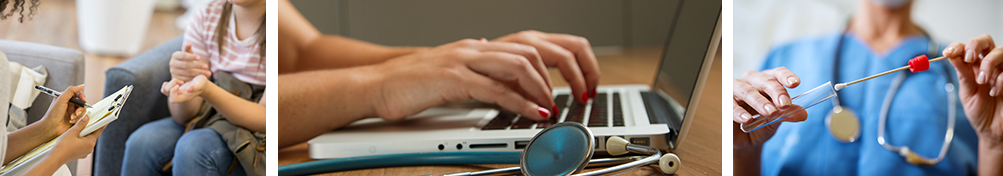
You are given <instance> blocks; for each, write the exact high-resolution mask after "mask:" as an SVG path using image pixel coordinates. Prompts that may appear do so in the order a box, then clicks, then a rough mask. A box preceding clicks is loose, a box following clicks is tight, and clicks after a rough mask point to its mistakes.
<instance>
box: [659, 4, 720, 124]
mask: <svg viewBox="0 0 1003 176" xmlns="http://www.w3.org/2000/svg"><path fill="white" fill-rule="evenodd" d="M678 3H679V5H678V6H676V7H677V8H678V9H676V13H677V15H675V17H674V18H670V19H669V20H670V23H672V26H671V27H670V28H669V34H668V37H667V39H666V43H665V47H664V50H663V54H662V61H661V64H660V65H659V68H658V73H657V75H656V76H655V82H654V85H652V89H653V91H652V92H653V93H655V94H656V95H659V97H661V100H658V101H659V102H657V103H654V105H655V106H656V107H649V108H648V109H660V110H661V112H649V118H651V119H650V120H651V122H653V123H666V124H668V125H669V129H671V130H672V133H678V131H679V130H680V128H682V127H681V126H682V124H683V118H684V117H687V113H691V112H687V110H692V109H693V108H692V107H689V106H695V103H693V104H692V105H691V101H693V99H695V97H698V96H699V95H698V94H699V93H700V91H699V90H697V88H699V87H700V85H698V84H699V83H701V82H700V79H701V73H706V72H707V70H702V69H709V67H706V68H705V67H704V66H705V65H704V64H705V62H706V63H709V62H710V61H709V60H712V59H713V57H714V55H713V54H715V53H716V50H717V44H718V43H719V42H720V37H715V32H718V33H720V31H716V30H720V28H719V26H718V25H719V22H718V20H720V19H721V18H720V14H721V1H704V0H680V1H678ZM712 47H713V48H712ZM709 50H712V51H709ZM652 113H654V116H653V117H652ZM690 116H691V115H690ZM670 136H671V135H670ZM670 138H672V137H670Z"/></svg>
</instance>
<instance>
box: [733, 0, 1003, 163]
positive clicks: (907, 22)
mask: <svg viewBox="0 0 1003 176" xmlns="http://www.w3.org/2000/svg"><path fill="white" fill-rule="evenodd" d="M911 4H912V2H911V1H909V0H862V2H860V3H859V8H858V10H859V11H857V12H855V13H854V16H852V19H851V20H850V23H849V25H848V27H847V29H846V31H840V32H835V33H832V34H828V35H824V36H821V37H818V38H811V39H805V40H800V41H795V42H793V43H790V44H786V45H781V46H779V47H777V48H775V49H773V50H772V51H771V52H770V53H769V55H768V56H767V58H766V61H765V63H764V64H763V67H762V69H761V71H749V72H747V73H746V74H745V76H743V78H741V79H736V80H735V81H734V89H733V93H734V102H733V103H734V104H733V106H734V108H733V110H734V116H733V121H734V123H733V124H734V125H733V126H734V167H735V174H736V175H756V174H762V175H975V174H978V175H1001V174H1003V167H1001V166H1003V138H1001V136H1003V96H998V95H1000V94H1003V93H1000V92H1003V75H1001V74H1000V70H1001V69H1000V63H1001V62H1003V46H995V44H994V43H993V41H992V38H991V37H990V36H988V35H982V36H978V37H975V38H972V39H971V40H970V41H968V43H965V44H962V43H952V44H950V45H947V46H946V47H943V45H937V46H939V47H938V48H936V50H934V51H942V52H940V53H937V54H938V55H939V54H942V55H946V56H948V57H949V58H950V62H944V61H941V62H934V63H930V69H929V70H927V71H924V72H918V73H908V74H909V75H908V76H907V77H906V79H904V81H903V82H902V85H901V87H899V88H898V89H897V90H898V91H897V92H894V94H895V96H894V98H893V100H892V102H891V105H890V107H889V108H888V112H887V113H888V117H887V125H886V126H887V128H886V130H885V131H886V132H885V133H886V134H885V136H887V138H886V139H887V140H888V143H890V144H892V145H895V146H908V147H910V149H911V150H913V151H915V152H916V153H917V154H919V155H921V156H925V157H929V158H935V157H936V156H938V154H939V152H940V150H941V146H942V144H943V143H944V141H945V139H944V135H945V134H950V133H948V132H947V124H948V123H947V119H948V113H949V110H948V109H949V108H948V107H949V106H956V107H957V109H959V111H956V112H955V113H956V117H957V118H956V123H955V128H954V132H953V134H954V137H953V140H952V141H951V142H950V144H949V148H948V150H947V153H946V155H945V158H944V160H942V161H940V162H938V163H936V164H934V165H931V166H918V165H913V164H910V163H908V162H907V161H906V159H905V158H904V157H902V156H901V155H899V154H898V153H896V152H893V151H891V150H888V149H885V148H884V147H882V146H881V145H880V144H879V143H878V142H877V136H878V134H877V133H878V126H879V125H878V124H879V122H878V119H879V116H880V115H882V114H883V113H882V112H881V106H882V104H883V101H885V97H886V94H888V93H889V87H890V86H891V84H892V82H893V79H895V76H896V74H891V75H888V76H883V77H878V78H875V79H872V80H869V81H865V82H861V83H858V84H854V85H851V86H848V87H846V88H844V89H842V90H840V91H839V103H840V105H841V106H842V107H844V108H848V109H850V110H852V111H854V112H855V113H856V114H857V116H858V117H859V121H860V130H861V131H860V136H859V138H857V139H856V140H854V141H853V142H840V141H839V140H837V139H836V138H834V137H833V135H832V134H830V132H829V130H828V126H827V125H826V122H825V117H826V116H828V115H829V113H830V111H831V110H832V109H833V106H834V105H833V103H831V101H826V102H823V103H821V104H818V105H816V106H814V107H812V108H809V109H807V110H806V111H802V112H799V113H796V114H794V115H792V116H789V117H788V118H786V119H784V120H783V121H787V122H797V123H774V124H772V125H769V126H767V127H764V128H763V129H760V130H757V131H753V132H752V133H745V132H743V131H742V130H741V128H740V127H741V124H743V123H747V122H749V120H750V118H751V117H752V116H754V115H757V114H764V115H775V114H778V111H780V110H783V109H785V108H788V107H791V98H790V97H791V96H793V95H797V94H800V93H802V92H806V91H808V90H809V89H811V88H814V87H815V86H817V85H821V84H823V83H825V82H827V81H832V82H833V83H841V82H849V81H853V80H856V79H859V78H863V77H867V76H870V75H873V74H877V73H880V72H884V71H887V70H891V69H895V68H898V67H901V66H904V65H907V63H908V61H909V59H912V58H913V57H916V56H918V55H923V54H929V52H930V50H931V47H930V46H931V45H930V42H931V40H930V39H929V38H928V37H927V36H925V35H924V32H923V31H922V29H921V28H919V27H918V26H916V25H915V24H914V23H913V22H912V21H911V19H910V17H909V14H910V11H911V7H910V6H911ZM837 57H838V58H837ZM929 57H930V58H935V57H939V56H929ZM837 69H838V70H837ZM834 74H836V75H834ZM945 75H950V76H945ZM834 78H837V79H838V80H833V79H834ZM950 82H956V83H957V85H958V87H957V88H958V91H956V92H955V93H958V94H959V95H958V96H956V97H958V98H959V100H955V101H953V102H958V103H954V104H949V103H950V101H948V93H949V92H947V91H945V85H947V84H948V83H950ZM787 88H790V90H788V89H787ZM997 88H999V89H997Z"/></svg>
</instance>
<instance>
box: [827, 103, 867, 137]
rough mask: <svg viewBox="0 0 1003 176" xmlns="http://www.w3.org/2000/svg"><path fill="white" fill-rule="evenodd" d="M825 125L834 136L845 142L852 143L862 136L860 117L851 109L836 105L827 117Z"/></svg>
mask: <svg viewBox="0 0 1003 176" xmlns="http://www.w3.org/2000/svg"><path fill="white" fill-rule="evenodd" d="M825 125H826V126H827V127H829V133H830V134H832V137H833V138H836V140H837V141H839V142H843V143H850V142H853V141H856V140H857V138H860V118H858V117H857V114H856V113H853V111H851V110H850V109H847V108H843V107H842V106H839V105H836V106H835V107H833V108H832V112H830V113H829V116H828V117H826V118H825Z"/></svg>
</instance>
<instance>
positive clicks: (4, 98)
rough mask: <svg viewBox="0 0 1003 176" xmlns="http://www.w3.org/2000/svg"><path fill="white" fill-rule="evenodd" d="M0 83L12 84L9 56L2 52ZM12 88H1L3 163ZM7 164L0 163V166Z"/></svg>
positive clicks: (0, 121)
mask: <svg viewBox="0 0 1003 176" xmlns="http://www.w3.org/2000/svg"><path fill="white" fill-rule="evenodd" d="M0 83H3V84H4V85H6V84H8V83H10V63H9V62H7V54H4V53H3V51H0ZM9 92H10V86H0V125H2V126H3V128H0V129H2V130H0V161H3V158H4V152H6V151H7V127H6V126H7V115H8V112H7V110H9V108H10V93H9ZM4 164H6V163H2V162H0V166H3V165H4Z"/></svg>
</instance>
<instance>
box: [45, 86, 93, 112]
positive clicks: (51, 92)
mask: <svg viewBox="0 0 1003 176" xmlns="http://www.w3.org/2000/svg"><path fill="white" fill-rule="evenodd" d="M35 89H38V91H41V92H42V93H45V94H48V95H51V96H52V97H59V95H62V94H63V93H62V92H59V91H56V90H52V89H50V88H48V87H45V86H37V85H36V86H35ZM70 103H73V104H77V105H80V106H83V107H88V108H93V106H91V105H88V104H87V102H84V101H83V100H80V98H77V97H72V98H70Z"/></svg>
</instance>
